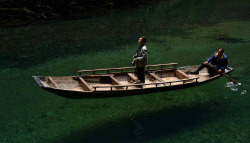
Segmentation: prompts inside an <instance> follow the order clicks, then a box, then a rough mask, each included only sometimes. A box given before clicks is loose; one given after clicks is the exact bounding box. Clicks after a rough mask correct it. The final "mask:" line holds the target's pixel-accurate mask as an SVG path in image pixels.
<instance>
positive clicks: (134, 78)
mask: <svg viewBox="0 0 250 143" xmlns="http://www.w3.org/2000/svg"><path fill="white" fill-rule="evenodd" d="M127 75H128V77H129V79H128V81H130V79H133V81H135V82H137V83H140V80H139V79H138V78H137V77H136V76H135V75H134V74H132V73H127Z"/></svg>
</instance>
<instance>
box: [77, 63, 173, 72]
mask: <svg viewBox="0 0 250 143" xmlns="http://www.w3.org/2000/svg"><path fill="white" fill-rule="evenodd" d="M177 64H178V63H168V64H157V65H146V68H147V67H148V68H149V67H161V66H174V67H175V66H176V65H177ZM125 69H135V67H121V68H107V69H93V70H80V71H78V73H79V74H80V73H83V72H97V71H109V72H110V71H112V70H125Z"/></svg>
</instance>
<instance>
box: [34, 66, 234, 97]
mask: <svg viewBox="0 0 250 143" xmlns="http://www.w3.org/2000/svg"><path fill="white" fill-rule="evenodd" d="M232 71H233V69H232V68H230V67H229V68H228V70H227V72H226V73H227V74H228V73H231V72H232ZM221 76H223V75H221V74H217V75H215V76H213V77H210V78H208V79H207V80H204V81H200V82H188V83H185V82H183V84H177V85H171V84H170V85H169V86H158V87H157V86H156V87H155V88H144V85H143V86H140V88H136V89H129V90H112V89H111V90H107V91H101V90H99V91H98V90H95V91H76V90H69V89H62V88H55V87H50V86H45V85H44V83H43V82H42V81H45V80H46V78H47V77H43V76H33V78H34V80H35V81H36V82H37V84H38V85H39V86H40V87H41V88H42V89H44V90H47V91H49V92H52V93H54V94H57V95H59V96H62V97H66V98H71V99H87V98H111V97H123V96H132V95H143V94H149V93H157V92H166V91H172V90H179V89H184V88H190V87H195V86H199V85H202V84H205V83H208V82H210V81H213V80H215V79H218V78H220V77H221Z"/></svg>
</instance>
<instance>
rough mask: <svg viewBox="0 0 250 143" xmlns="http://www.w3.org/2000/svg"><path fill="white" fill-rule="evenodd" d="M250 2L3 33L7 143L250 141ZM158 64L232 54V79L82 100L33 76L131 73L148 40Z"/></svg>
mask: <svg viewBox="0 0 250 143" xmlns="http://www.w3.org/2000/svg"><path fill="white" fill-rule="evenodd" d="M249 6H250V2H249V1H248V0H242V1H236V0H202V1H198V0H189V1H185V0H165V1H164V0H162V1H152V2H148V4H147V5H144V6H140V7H138V8H130V9H129V8H127V9H120V10H114V11H113V12H111V13H109V14H107V15H104V16H101V17H96V18H89V19H78V20H65V21H54V22H47V23H44V24H32V25H27V26H23V27H0V36H1V40H0V94H1V100H0V117H1V118H0V143H24V142H29V143H43V142H50V143H68V142H73V143H94V142H96V143H100V142H108V143H111V142H113V143H118V142H119V143H123V142H124V143H125V142H136V143H168V142H169V143H177V142H187V143H193V142H208V143H212V142H214V143H217V142H219V143H232V142H238V143H246V142H250V134H249V133H250V128H249V127H250V104H249V101H250V97H249V92H250V88H249V87H250V86H249V85H250V81H249V79H250V76H249V69H250V64H249V61H250V49H249V48H250V33H249V31H250V13H249V9H250V7H249ZM142 35H144V36H145V37H147V40H148V42H147V47H148V51H149V64H161V63H172V62H177V63H178V65H179V66H184V65H196V64H200V63H202V62H203V61H204V60H205V59H206V58H208V57H209V56H210V55H211V54H212V53H213V52H215V51H217V50H218V48H224V49H225V54H226V55H227V56H228V57H229V66H231V67H233V68H234V69H235V71H234V72H233V73H231V74H230V76H231V77H232V78H233V79H235V80H236V81H238V82H240V83H241V86H238V87H236V89H237V90H235V88H233V89H232V88H228V85H230V84H229V83H228V82H229V80H228V79H227V78H225V77H222V78H220V79H218V80H215V81H213V82H210V83H207V84H205V85H202V86H198V87H192V88H188V89H182V90H176V91H170V92H161V93H155V94H145V95H138V96H130V97H119V98H106V99H82V100H73V99H67V98H63V97H59V96H57V95H54V94H52V93H49V92H47V91H44V90H42V89H40V88H39V87H38V85H37V84H36V83H35V81H34V80H33V79H32V77H31V76H33V75H41V76H47V75H49V76H65V75H66V76H70V75H76V74H77V71H78V70H83V69H97V68H115V67H127V66H131V65H130V63H131V60H132V59H131V58H132V55H133V54H134V52H135V51H136V48H137V40H138V38H139V36H142Z"/></svg>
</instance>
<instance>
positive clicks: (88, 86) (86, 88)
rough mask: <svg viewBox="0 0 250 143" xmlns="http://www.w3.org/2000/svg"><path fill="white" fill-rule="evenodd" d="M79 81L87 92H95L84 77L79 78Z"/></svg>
mask: <svg viewBox="0 0 250 143" xmlns="http://www.w3.org/2000/svg"><path fill="white" fill-rule="evenodd" d="M79 81H80V83H81V85H82V88H83V89H84V90H86V91H93V88H92V86H91V85H89V84H88V83H87V82H86V81H85V80H84V79H83V78H82V77H79Z"/></svg>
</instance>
